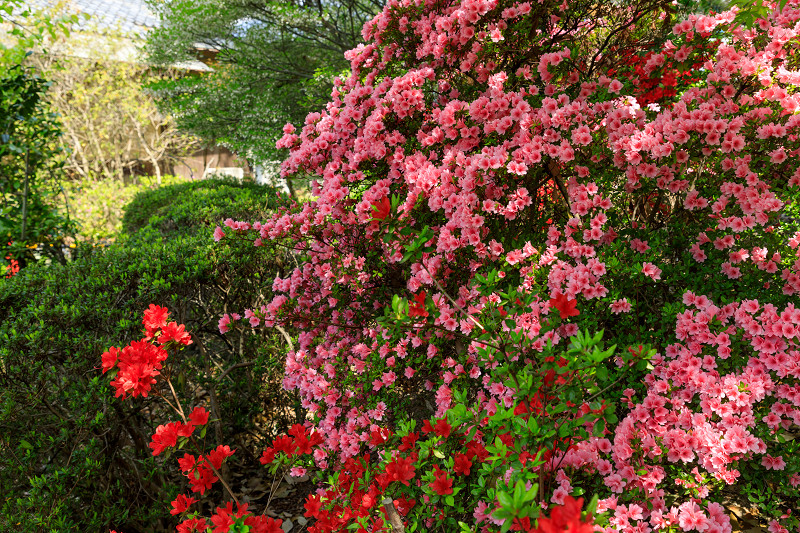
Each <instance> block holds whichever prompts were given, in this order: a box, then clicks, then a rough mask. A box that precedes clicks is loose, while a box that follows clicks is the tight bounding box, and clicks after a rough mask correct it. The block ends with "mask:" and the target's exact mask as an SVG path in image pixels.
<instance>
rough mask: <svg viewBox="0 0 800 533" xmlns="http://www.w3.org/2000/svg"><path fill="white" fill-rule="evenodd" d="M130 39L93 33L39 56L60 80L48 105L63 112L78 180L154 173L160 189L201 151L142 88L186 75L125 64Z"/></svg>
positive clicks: (41, 65) (70, 163)
mask: <svg viewBox="0 0 800 533" xmlns="http://www.w3.org/2000/svg"><path fill="white" fill-rule="evenodd" d="M130 42H131V41H130V38H129V37H128V36H126V35H124V34H122V33H119V32H114V31H110V30H102V31H101V30H97V29H85V30H83V31H81V32H80V33H78V32H74V33H73V34H72V35H71V36H70V37H69V38H62V39H59V40H58V41H57V42H56V43H53V46H52V47H51V48H50V50H49V51H48V53H47V54H36V55H33V56H31V59H30V62H31V63H32V64H33V65H35V66H36V68H37V69H38V70H40V71H41V72H43V73H45V75H46V76H47V78H48V79H50V80H52V82H53V83H52V85H51V88H50V90H49V91H48V100H49V101H50V103H51V105H52V106H53V109H54V110H56V111H57V112H58V113H59V115H60V119H61V123H62V127H63V130H64V135H63V137H62V140H61V144H62V146H63V147H64V148H65V149H66V153H67V159H66V163H65V170H66V171H67V172H69V173H70V174H71V175H72V177H74V178H81V179H87V178H88V179H111V180H122V179H125V178H126V177H127V176H130V175H132V174H143V173H148V174H150V173H151V174H153V175H154V176H155V177H156V180H157V182H158V183H159V184H160V183H161V177H162V175H163V174H164V173H171V169H172V168H173V167H174V166H175V164H176V162H177V161H179V159H180V157H181V156H184V155H187V154H188V153H189V152H190V151H191V150H193V149H196V148H198V147H199V144H198V139H197V138H195V137H193V136H191V135H189V134H186V133H183V132H181V131H179V130H178V129H177V126H176V124H175V121H174V120H173V119H172V117H170V116H169V115H168V114H165V113H162V112H160V111H159V110H158V108H157V107H156V104H155V102H154V100H153V96H152V94H150V93H148V92H147V91H146V90H144V89H143V88H142V86H143V85H147V84H148V83H153V82H156V81H159V80H163V79H173V78H174V77H175V76H176V75H178V73H177V72H176V71H174V70H170V69H153V68H150V67H149V66H147V65H143V64H141V63H138V62H135V61H132V60H120V59H119V58H120V57H122V56H124V48H125V47H126V46H131V44H130Z"/></svg>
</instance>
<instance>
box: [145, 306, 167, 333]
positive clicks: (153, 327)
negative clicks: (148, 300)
mask: <svg viewBox="0 0 800 533" xmlns="http://www.w3.org/2000/svg"><path fill="white" fill-rule="evenodd" d="M168 316H169V310H168V309H167V308H166V307H160V306H158V305H156V304H150V307H149V308H148V309H146V310H145V312H144V318H143V319H142V324H143V325H144V328H145V329H146V330H147V337H148V338H152V337H153V335H155V332H156V331H158V330H159V329H161V328H163V327H164V326H165V325H166V324H167V317H168Z"/></svg>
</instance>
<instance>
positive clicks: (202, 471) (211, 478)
mask: <svg viewBox="0 0 800 533" xmlns="http://www.w3.org/2000/svg"><path fill="white" fill-rule="evenodd" d="M218 479H219V478H218V477H217V476H215V475H214V473H213V472H212V471H211V470H209V469H208V468H206V467H204V466H198V467H197V469H195V470H194V473H193V474H191V475H190V476H189V482H190V483H191V484H192V492H199V493H200V494H204V493H205V491H206V490H208V489H210V488H211V485H213V484H214V482H215V481H217V480H218Z"/></svg>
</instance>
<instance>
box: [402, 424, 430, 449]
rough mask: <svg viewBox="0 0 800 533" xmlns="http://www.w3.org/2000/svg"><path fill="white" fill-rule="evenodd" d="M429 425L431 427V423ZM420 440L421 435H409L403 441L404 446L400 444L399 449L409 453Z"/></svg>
mask: <svg viewBox="0 0 800 533" xmlns="http://www.w3.org/2000/svg"><path fill="white" fill-rule="evenodd" d="M426 422H427V420H426ZM428 425H430V422H428ZM418 438H419V433H409V434H408V435H406V436H405V437H403V438H402V439H401V440H402V444H400V447H399V448H398V449H399V450H400V451H401V452H407V451H409V450H410V449H411V448H413V447H414V444H416V442H417V439H418Z"/></svg>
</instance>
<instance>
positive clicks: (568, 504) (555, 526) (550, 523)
mask: <svg viewBox="0 0 800 533" xmlns="http://www.w3.org/2000/svg"><path fill="white" fill-rule="evenodd" d="M582 505H583V498H578V499H577V500H576V499H575V498H573V497H572V496H567V497H565V498H564V505H559V506H557V507H555V508H554V509H553V511H552V512H551V513H550V518H547V517H545V516H543V517H541V518H539V524H538V526H537V528H536V529H535V530H534V531H535V533H562V532H563V531H564V530H566V531H568V532H569V533H592V532H593V531H594V526H593V525H592V520H591V518H588V520H587V521H586V522H582V521H581V506H582Z"/></svg>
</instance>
